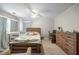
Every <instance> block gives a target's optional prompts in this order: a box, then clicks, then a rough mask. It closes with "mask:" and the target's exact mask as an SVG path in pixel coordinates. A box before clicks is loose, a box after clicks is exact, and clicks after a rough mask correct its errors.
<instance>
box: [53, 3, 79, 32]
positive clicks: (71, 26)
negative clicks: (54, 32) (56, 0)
mask: <svg viewBox="0 0 79 59" xmlns="http://www.w3.org/2000/svg"><path fill="white" fill-rule="evenodd" d="M59 26H61V27H62V28H63V30H64V31H73V30H76V31H79V4H75V5H73V6H72V7H70V8H69V9H67V10H66V11H65V12H63V13H62V14H60V15H59V16H57V17H56V18H55V19H54V28H55V29H57V27H59Z"/></svg>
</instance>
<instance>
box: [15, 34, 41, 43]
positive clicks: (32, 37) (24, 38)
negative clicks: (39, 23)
mask: <svg viewBox="0 0 79 59" xmlns="http://www.w3.org/2000/svg"><path fill="white" fill-rule="evenodd" d="M15 40H16V41H20V42H22V41H26V42H32V43H33V42H40V41H41V40H40V34H39V33H37V35H32V34H31V35H28V34H27V33H26V34H23V35H21V36H19V37H17V38H15Z"/></svg>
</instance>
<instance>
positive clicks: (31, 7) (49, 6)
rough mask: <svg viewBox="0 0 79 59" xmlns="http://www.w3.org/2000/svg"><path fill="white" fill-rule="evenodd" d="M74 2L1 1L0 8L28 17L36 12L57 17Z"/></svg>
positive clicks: (42, 15)
mask: <svg viewBox="0 0 79 59" xmlns="http://www.w3.org/2000/svg"><path fill="white" fill-rule="evenodd" d="M72 5H74V4H73V3H1V4H0V9H2V10H4V11H6V12H8V13H10V14H13V15H15V16H19V17H22V18H23V19H27V18H29V17H31V16H32V13H36V14H37V15H39V16H40V17H52V18H54V17H56V16H58V15H59V14H61V13H62V12H64V11H65V10H66V9H68V8H69V7H71V6H72Z"/></svg>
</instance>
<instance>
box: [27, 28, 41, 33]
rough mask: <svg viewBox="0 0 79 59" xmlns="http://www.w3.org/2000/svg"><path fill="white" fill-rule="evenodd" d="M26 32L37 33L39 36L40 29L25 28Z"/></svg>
mask: <svg viewBox="0 0 79 59" xmlns="http://www.w3.org/2000/svg"><path fill="white" fill-rule="evenodd" d="M26 31H27V32H28V31H32V32H39V33H40V34H41V28H27V29H26Z"/></svg>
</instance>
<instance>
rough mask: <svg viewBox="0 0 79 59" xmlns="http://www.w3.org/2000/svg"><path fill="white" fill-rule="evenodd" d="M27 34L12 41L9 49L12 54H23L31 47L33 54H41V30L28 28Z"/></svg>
mask: <svg viewBox="0 0 79 59" xmlns="http://www.w3.org/2000/svg"><path fill="white" fill-rule="evenodd" d="M26 30H27V32H26V33H25V34H23V35H21V36H19V37H17V38H15V40H13V41H11V42H10V43H9V48H10V51H11V53H23V52H26V51H27V48H28V47H31V52H32V53H41V46H42V44H41V29H40V28H27V29H26Z"/></svg>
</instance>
